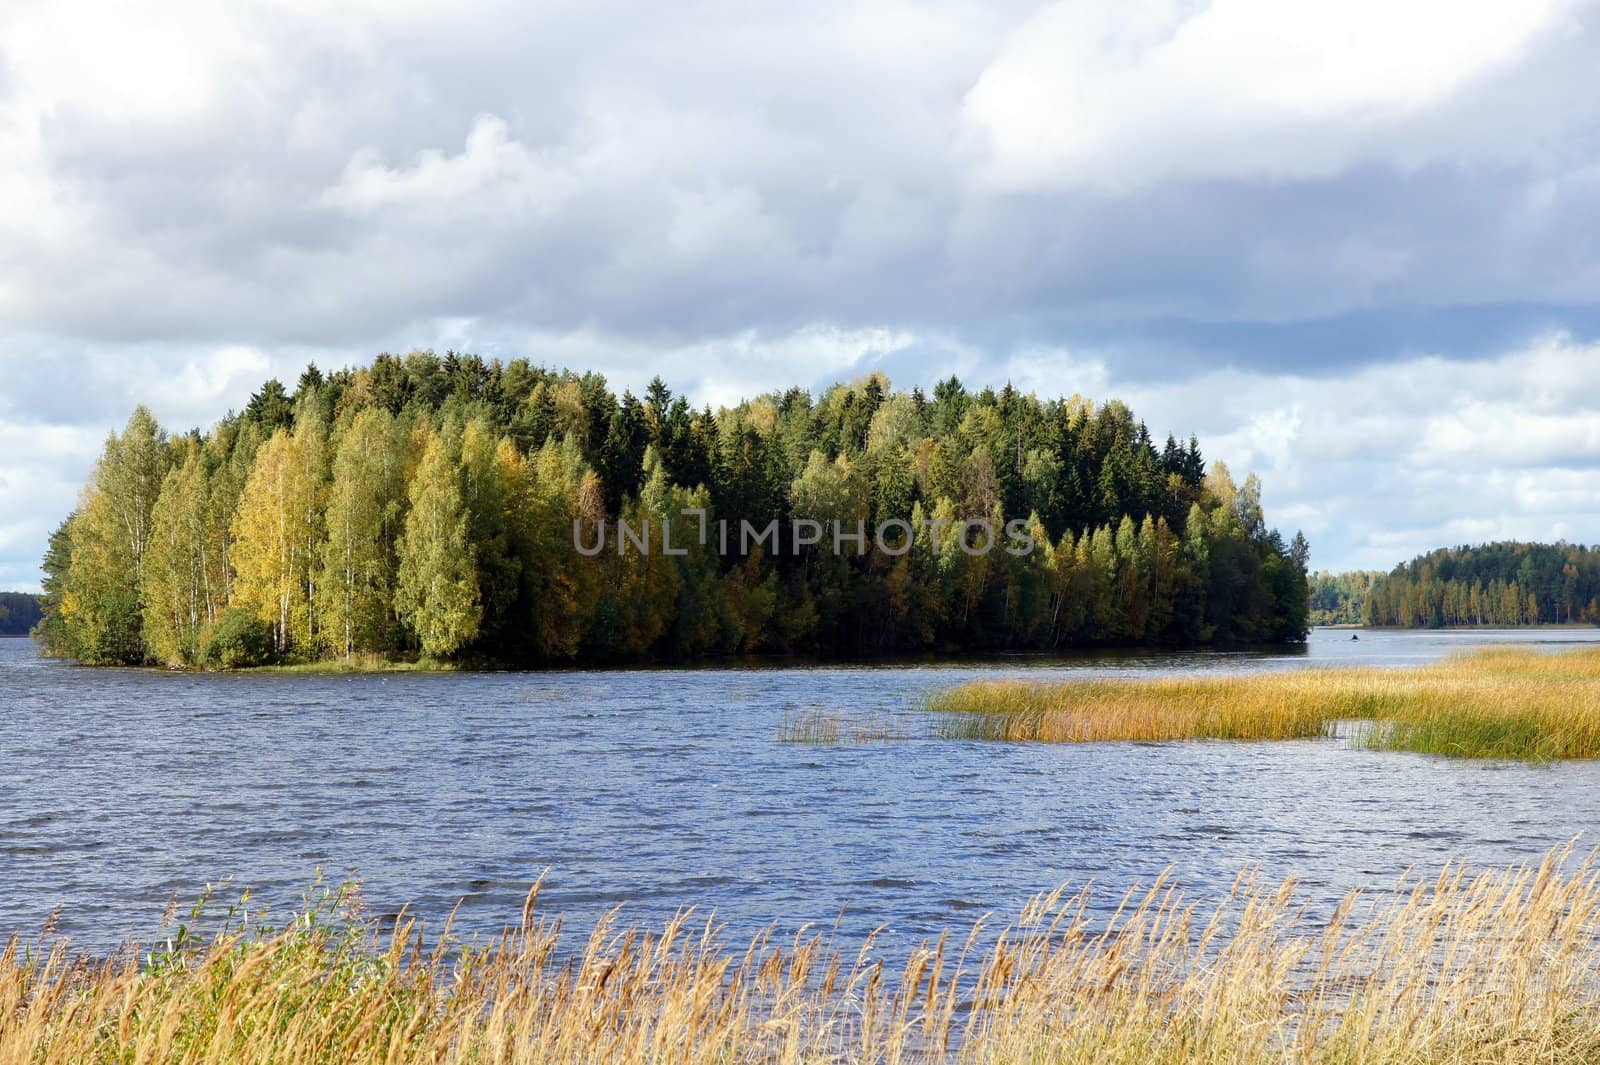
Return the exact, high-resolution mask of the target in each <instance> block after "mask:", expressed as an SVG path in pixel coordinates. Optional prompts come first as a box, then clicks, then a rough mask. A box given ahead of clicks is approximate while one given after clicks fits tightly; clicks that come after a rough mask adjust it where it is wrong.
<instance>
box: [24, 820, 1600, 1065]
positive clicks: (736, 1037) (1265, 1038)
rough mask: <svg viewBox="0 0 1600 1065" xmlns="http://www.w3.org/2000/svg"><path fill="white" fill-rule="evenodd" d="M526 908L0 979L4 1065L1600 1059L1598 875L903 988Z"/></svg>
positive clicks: (831, 958)
mask: <svg viewBox="0 0 1600 1065" xmlns="http://www.w3.org/2000/svg"><path fill="white" fill-rule="evenodd" d="M535 900H536V892H535V893H534V894H531V895H530V896H529V899H528V903H527V906H526V908H525V910H524V912H523V917H522V920H521V921H520V923H519V925H518V926H517V927H516V928H513V929H510V930H508V931H506V932H505V933H504V934H502V935H501V936H500V937H499V938H498V939H496V940H495V941H494V942H493V943H492V944H491V945H489V946H487V947H485V948H481V949H464V948H462V946H461V945H460V943H459V942H458V941H457V940H456V939H455V938H454V937H453V936H451V935H450V934H448V931H447V932H446V933H445V934H443V935H441V936H440V937H439V938H438V940H437V941H436V942H435V943H433V944H432V945H431V946H430V945H427V944H425V943H424V941H423V937H422V934H421V932H420V930H419V927H418V925H417V924H416V923H414V922H411V921H404V920H402V921H401V922H400V923H399V924H398V925H397V926H395V927H393V928H392V929H390V930H388V931H380V930H379V929H378V927H377V926H376V925H373V924H370V923H367V922H364V921H361V920H341V919H338V918H337V916H336V915H335V914H334V913H333V912H332V910H331V909H330V908H329V907H327V906H322V905H319V906H316V907H313V908H311V909H310V910H308V911H307V912H305V913H303V914H300V915H299V916H297V917H296V918H295V919H294V920H293V921H291V922H290V923H289V924H288V925H287V926H286V927H284V928H281V929H277V930H269V929H264V928H257V927H237V926H229V927H225V928H224V929H223V930H222V931H220V932H218V933H216V934H215V936H214V937H213V938H210V939H208V940H206V941H205V942H194V941H187V942H180V943H178V944H176V945H174V946H172V947H170V948H169V949H166V950H163V951H162V952H159V953H156V954H153V955H149V956H145V957H143V958H141V957H139V956H138V955H137V954H136V953H135V952H133V951H132V950H129V951H126V952H123V953H122V954H120V955H119V956H117V957H115V958H112V959H110V960H106V961H101V962H90V963H85V962H74V961H72V960H71V958H70V955H69V954H68V952H67V951H66V949H65V948H64V947H61V946H56V947H55V948H53V949H47V950H42V951H39V950H32V949H29V948H26V947H24V946H23V945H22V944H21V943H20V942H18V941H16V940H13V941H12V942H11V944H10V945H9V946H8V947H7V948H6V949H5V950H4V951H3V952H0V1062H6V1063H11V1062H32V1063H37V1065H80V1063H88V1062H128V1063H145V1062H161V1063H169V1062H171V1063H198V1062H208V1063H209V1062H228V1063H237V1065H258V1063H268V1062H272V1063H278V1062H285V1063H312V1062H337V1063H340V1065H346V1063H379V1062H384V1063H410V1062H430V1063H437V1062H452V1063H453V1062H500V1063H507V1065H516V1063H526V1065H545V1063H558V1062H559V1063H572V1065H580V1063H581V1065H597V1063H607V1062H650V1063H655V1062H660V1063H668V1062H672V1063H685V1065H712V1063H717V1065H726V1063H743V1062H748V1063H757V1062H771V1063H801V1062H840V1063H867V1062H880V1063H900V1062H914V1061H915V1062H920V1061H959V1062H971V1063H984V1065H991V1063H992V1065H999V1063H1013V1062H1035V1063H1060V1065H1066V1063H1075V1062H1084V1063H1089V1062H1095V1063H1100V1062H1128V1063H1146V1062H1169V1063H1180V1062H1185V1063H1187V1062H1207V1063H1239V1065H1254V1063H1262V1065H1265V1063H1307V1065H1310V1063H1334V1062H1340V1063H1343V1062H1368V1063H1390V1062H1392V1063H1401V1062H1404V1063H1417V1065H1455V1063H1460V1065H1467V1063H1472V1065H1477V1063H1482V1062H1501V1063H1506V1065H1521V1063H1528V1065H1532V1063H1536V1062H1537V1063H1558V1065H1559V1063H1567V1062H1573V1063H1577V1062H1592V1061H1595V1060H1597V1057H1600V998H1597V995H1600V938H1597V937H1600V867H1597V866H1596V864H1595V859H1594V856H1593V855H1590V857H1589V858H1588V860H1586V861H1579V860H1575V859H1574V858H1573V857H1572V855H1571V852H1570V849H1563V850H1558V851H1556V852H1553V853H1551V854H1549V855H1547V856H1546V857H1545V859H1544V860H1543V861H1542V862H1540V863H1538V864H1537V865H1533V866H1526V867H1515V868H1510V869H1504V870H1497V871H1489V872H1482V873H1476V874H1473V873H1469V872H1468V871H1467V870H1466V869H1463V868H1460V867H1450V868H1446V869H1445V870H1444V871H1442V872H1441V873H1439V874H1438V875H1437V876H1435V877H1432V878H1426V879H1420V880H1414V881H1409V882H1407V883H1404V884H1403V885H1402V886H1401V890H1399V891H1397V892H1394V893H1388V894H1380V895H1374V896H1364V895H1361V894H1353V895H1351V896H1350V897H1348V898H1347V899H1346V900H1345V901H1344V902H1343V903H1342V904H1341V905H1340V906H1339V907H1338V909H1337V911H1336V912H1335V913H1334V915H1333V916H1332V919H1331V920H1326V921H1322V922H1316V921H1313V920H1311V919H1310V918H1309V917H1308V916H1307V913H1306V911H1305V910H1304V909H1303V907H1302V906H1301V904H1300V903H1299V901H1298V900H1297V897H1296V894H1295V887H1294V884H1293V882H1292V881H1287V882H1284V883H1282V884H1271V883H1262V882H1260V881H1259V880H1258V879H1257V878H1255V877H1253V876H1251V875H1248V874H1246V875H1241V877H1240V878H1239V879H1238V880H1237V881H1236V882H1235V884H1234V886H1233V889H1232V890H1231V892H1229V893H1228V894H1227V896H1226V897H1225V898H1224V899H1222V901H1221V902H1220V903H1217V904H1215V905H1214V907H1207V908H1204V909H1202V908H1201V907H1199V906H1197V905H1196V904H1194V903H1191V902H1189V901H1187V900H1186V899H1185V898H1184V896H1183V895H1182V894H1181V893H1180V892H1179V891H1178V889H1177V887H1176V886H1175V885H1174V884H1173V883H1171V882H1170V880H1168V879H1167V878H1161V879H1159V880H1157V881H1156V882H1155V883H1153V884H1151V885H1149V887H1148V888H1145V889H1141V890H1136V891H1133V892H1130V893H1129V894H1128V895H1127V896H1126V897H1124V898H1123V900H1122V903H1121V906H1120V907H1118V908H1117V910H1116V912H1115V915H1114V916H1112V917H1111V918H1109V919H1107V918H1106V917H1105V916H1104V915H1103V912H1102V913H1101V914H1100V915H1099V916H1096V913H1097V911H1095V910H1093V909H1092V907H1091V901H1092V900H1091V896H1090V894H1089V893H1087V892H1082V893H1076V894H1069V893H1067V892H1066V891H1057V892H1054V893H1052V894H1050V895H1047V896H1042V897H1040V898H1038V899H1035V900H1034V901H1033V902H1032V903H1030V904H1029V906H1027V907H1026V909H1025V910H1024V912H1023V913H1022V915H1021V917H1020V919H1019V920H1018V921H1017V922H1016V923H1014V924H1012V925H1010V926H1008V927H1006V928H1005V929H1003V930H999V931H995V930H992V929H990V928H987V927H985V925H984V924H983V922H980V923H979V924H978V925H977V926H975V927H973V928H972V929H971V930H970V931H969V932H968V933H967V934H966V935H964V936H955V937H953V938H952V937H948V936H947V937H941V938H940V939H938V940H937V941H936V942H931V943H927V944H925V945H924V946H923V947H921V948H920V949H918V950H916V951H915V952H913V953H912V954H911V955H910V957H909V959H908V960H907V961H906V962H905V963H904V965H903V966H900V967H897V969H896V971H895V972H893V973H891V972H889V971H888V970H887V968H886V966H885V965H884V964H883V963H882V962H881V961H879V960H876V959H875V957H874V953H873V946H872V943H871V941H870V940H869V941H868V942H867V943H865V944H864V945H862V946H861V948H860V949H859V950H856V951H848V950H842V949H840V948H838V947H837V946H835V945H833V944H831V943H830V942H829V941H828V939H827V938H826V937H824V936H822V935H815V934H810V933H801V934H799V935H796V936H794V937H792V938H789V939H787V940H785V941H781V942H780V941H779V939H778V938H777V937H776V936H774V935H772V934H770V933H769V934H766V935H763V936H760V937H758V938H756V939H755V940H754V941H753V942H751V943H750V944H748V945H747V946H745V947H743V948H742V949H737V950H732V949H729V948H728V947H727V946H725V944H724V941H723V937H722V935H721V934H720V933H719V931H718V930H717V927H716V925H715V924H714V922H713V921H711V920H709V919H701V918H697V917H695V916H693V915H692V914H690V913H685V914H681V915H680V916H678V917H677V918H675V919H674V920H672V921H670V922H668V923H667V924H666V925H665V926H664V927H663V928H661V929H659V930H655V931H648V932H647V931H641V930H638V929H629V928H623V927H621V926H619V924H618V923H617V921H616V918H615V916H614V915H613V917H611V918H609V919H607V920H604V921H602V922H601V923H600V925H599V927H597V928H596V929H595V930H594V932H593V934H592V935H590V936H589V937H588V940H587V945H586V946H585V947H584V948H583V949H582V950H581V952H580V953H579V954H578V955H577V956H576V957H571V958H568V957H566V956H565V955H564V954H563V953H562V950H561V949H560V947H559V940H560V926H559V923H557V922H553V921H549V920H546V919H544V918H542V917H540V916H538V915H537V914H536V913H535V910H534V903H535Z"/></svg>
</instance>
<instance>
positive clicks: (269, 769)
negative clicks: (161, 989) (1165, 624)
mask: <svg viewBox="0 0 1600 1065" xmlns="http://www.w3.org/2000/svg"><path fill="white" fill-rule="evenodd" d="M1503 641H1518V642H1538V643H1541V644H1546V643H1556V642H1562V643H1570V642H1576V641H1600V632H1597V631H1594V630H1583V631H1579V630H1560V631H1554V632H1541V633H1536V634H1534V633H1527V632H1521V633H1516V632H1511V633H1472V634H1464V633H1444V634H1413V633H1392V634H1391V633H1367V634H1363V636H1362V638H1361V640H1360V641H1351V640H1350V639H1349V634H1348V633H1340V632H1319V633H1316V634H1314V636H1313V639H1312V641H1311V643H1310V646H1309V648H1308V650H1307V651H1306V652H1304V653H1301V654H1294V655H1287V654H1285V655H1251V654H1215V653H1214V654H1181V655H1168V656H1152V655H1143V656H1110V657H1099V658H1079V659H1073V660H1059V659H1048V660H1046V659H1038V658H1015V659H1006V660H999V661H995V662H985V663H981V664H974V663H967V664H962V665H954V666H915V667H858V668H851V667H826V668H781V669H777V668H774V669H706V670H672V671H668V670H660V671H632V670H630V671H610V672H561V673H494V674H437V675H428V674H389V675H378V676H315V675H300V674H270V673H269V674H247V675H188V674H166V673H160V672H156V671H143V670H98V669H86V668H81V667H75V666H69V665H64V664H61V663H57V662H51V661H47V660H44V659H40V658H38V657H37V655H36V654H35V651H34V647H33V645H32V644H31V643H29V642H27V641H24V640H0V715H3V721H4V728H3V729H0V938H3V936H4V935H5V934H8V933H9V932H13V931H16V932H22V933H24V934H32V933H33V932H35V931H36V930H37V929H38V928H39V927H40V926H41V925H42V924H43V923H44V921H45V920H46V917H47V915H48V914H49V913H50V912H51V911H52V910H55V909H58V908H59V909H60V911H61V927H62V929H63V930H64V931H65V932H67V933H69V934H70V935H71V936H72V937H73V940H74V942H76V943H77V944H79V945H80V946H82V947H84V948H85V949H94V950H104V949H108V948H110V947H112V946H115V945H116V944H117V943H118V942H119V941H121V940H122V939H123V938H124V937H126V936H129V935H136V934H137V935H148V934H149V933H150V932H151V930H152V928H153V926H154V924H155V921H156V919H157V918H158V917H159V915H160V913H161V910H162V908H163V907H164V905H165V903H166V902H167V900H168V898H169V897H170V895H171V894H172V892H173V891H174V890H176V891H177V892H178V893H179V894H180V896H184V897H189V896H192V895H194V894H195V893H196V892H197V891H199V890H200V888H201V887H202V885H204V884H205V883H206V882H208V881H217V880H220V879H222V878H224V877H232V878H233V881H232V884H233V888H234V889H235V890H237V889H238V888H242V887H244V886H246V885H248V886H250V887H252V888H253V889H255V891H256V895H257V898H258V899H266V900H270V901H274V902H276V903H278V904H279V905H281V904H283V903H285V902H289V901H293V900H295V899H297V898H298V897H299V892H300V889H302V888H303V887H304V886H305V885H306V884H307V883H308V882H309V881H310V880H311V878H312V877H313V875H314V873H315V871H316V870H317V869H318V868H319V867H321V868H322V869H323V870H325V871H326V873H327V875H329V876H330V877H333V878H340V877H344V876H347V875H352V874H354V875H359V876H360V877H361V878H362V879H363V880H364V883H365V894H366V899H367V902H368V904H369V906H370V907H371V908H372V909H374V910H375V911H378V912H380V913H382V912H392V911H393V910H395V909H397V908H398V907H399V906H401V905H402V904H405V903H411V904H413V906H414V907H415V909H416V910H418V911H419V912H421V913H423V914H425V915H442V914H443V913H445V912H447V911H448V910H449V908H450V906H451V905H453V904H454V903H455V902H456V901H457V900H458V899H465V900H466V901H465V905H464V906H463V907H462V911H461V915H460V917H459V918H458V926H459V927H464V928H467V929H473V930H496V929H498V928H499V927H501V926H502V925H503V924H505V923H506V922H508V921H513V920H515V918H516V915H517V913H518V912H519V911H520V905H521V902H522V898H523V895H524V893H525V891H526V889H527V887H528V885H529V884H530V883H531V882H532V881H533V880H534V879H535V878H537V877H538V876H539V875H540V874H541V873H544V872H546V871H548V876H547V879H546V890H545V893H544V895H543V896H542V900H543V901H542V903H541V905H542V906H543V907H544V908H545V909H547V910H549V911H553V912H558V913H560V914H562V915H563V916H565V917H566V918H567V919H568V922H569V925H571V926H573V927H575V928H577V929H580V930H581V929H582V928H584V927H585V926H586V925H588V924H589V923H590V922H592V921H593V920H594V919H595V918H596V917H597V916H598V915H599V914H600V913H602V912H603V911H604V910H606V909H608V908H610V907H612V906H614V905H617V904H619V903H626V907H625V910H624V913H625V915H626V917H627V918H628V919H630V920H632V921H634V922H646V923H649V922H655V921H659V920H661V919H663V918H665V917H667V916H670V915H671V914H672V913H673V912H674V911H676V910H677V909H679V908H680V907H684V906H689V905H695V906H714V907H715V908H716V910H717V913H718V915H719V916H720V917H721V919H723V920H724V921H725V922H726V923H727V924H728V925H729V928H730V934H733V935H735V936H744V935H746V934H748V933H752V932H755V931H757V930H759V929H761V928H764V927H766V926H767V925H768V924H769V923H772V922H776V923H777V924H778V926H779V927H780V928H785V929H788V928H793V927H795V926H797V925H799V924H801V923H803V922H806V921H820V922H826V923H830V924H831V923H832V922H833V920H834V919H835V918H837V917H838V916H839V914H840V911H841V910H842V911H843V912H844V918H843V930H844V932H845V934H846V935H848V936H854V935H860V934H864V933H865V932H866V931H867V930H868V929H870V928H872V927H874V926H876V925H878V924H879V923H885V924H887V925H888V926H889V932H888V934H887V936H886V939H885V940H884V943H885V946H886V948H887V949H889V950H891V951H893V950H895V949H897V948H903V947H904V946H905V945H908V944H909V943H911V942H914V941H916V940H919V939H921V938H922V937H923V936H924V935H926V934H928V933H930V932H934V931H937V930H938V929H940V928H942V927H947V926H950V925H952V924H954V925H961V924H966V923H969V922H970V921H971V920H972V919H973V918H974V917H975V916H977V915H978V914H979V913H981V912H983V911H986V910H996V911H998V912H999V913H1001V914H1002V915H1010V914H1012V913H1013V912H1014V911H1015V909H1016V908H1017V907H1018V906H1019V905H1020V904H1021V903H1022V902H1023V901H1024V900H1025V899H1026V898H1027V897H1028V896H1030V895H1032V894H1033V893H1035V892H1037V891H1040V890H1042V889H1046V888H1049V887H1053V886H1055V885H1057V884H1059V883H1062V882H1066V881H1075V882H1081V881H1084V880H1086V879H1090V878H1093V879H1094V880H1096V881H1097V882H1098V883H1100V884H1103V885H1106V895H1107V896H1108V897H1109V896H1110V895H1112V894H1114V893H1116V892H1117V891H1119V890H1120V889H1122V888H1125V887H1126V886H1128V885H1129V884H1130V883H1131V882H1133V881H1134V880H1137V879H1147V878H1149V877H1152V876H1154V875H1156V874H1157V873H1158V872H1159V871H1160V870H1161V869H1162V868H1164V867H1166V866H1168V865H1172V866H1174V867H1175V868H1176V871H1177V873H1178V875H1179V877H1180V879H1181V880H1182V882H1183V883H1184V884H1185V885H1186V887H1187V888H1188V889H1189V890H1191V891H1192V892H1194V893H1195V894H1198V895H1206V894H1211V893H1216V892H1220V891H1223V890H1225V889H1226V887H1227V886H1228V884H1229V883H1230V882H1231V881H1232V879H1233V877H1234V875H1235V874H1236V873H1237V872H1238V871H1239V869H1240V868H1241V867H1243V866H1246V865H1249V864H1252V863H1261V864H1262V865H1263V866H1264V867H1265V869H1266V871H1267V872H1268V873H1270V874H1273V875H1277V874H1282V873H1289V872H1294V873H1296V874H1298V875H1300V876H1301V877H1302V878H1303V882H1304V883H1305V885H1306V887H1307V890H1308V892H1309V893H1310V894H1311V895H1312V896H1313V897H1314V898H1321V899H1331V898H1333V897H1335V896H1337V895H1339V894H1342V893H1343V891H1344V890H1345V889H1346V888H1348V887H1350V886H1353V885H1356V884H1374V883H1376V884H1380V885H1381V884H1383V883H1386V882H1391V881H1392V880H1393V879H1394V877H1395V876H1396V875H1397V874H1398V873H1399V872H1400V871H1401V870H1403V869H1404V868H1406V867H1407V866H1411V865H1416V866H1418V867H1419V868H1423V869H1426V868H1428V867H1430V866H1437V865H1438V864H1439V863H1440V862H1442V861H1443V860H1445V859H1447V858H1464V859H1468V860H1470V861H1473V862H1477V863H1503V862H1506V861H1509V860H1514V859H1520V858H1524V857H1528V856H1533V855H1536V854H1539V853H1542V852H1543V851H1544V850H1546V849H1547V848H1549V847H1550V846H1552V845H1555V844H1559V843H1562V842H1564V841H1566V840H1568V839H1569V838H1571V837H1573V836H1575V835H1577V834H1579V833H1580V832H1583V831H1584V830H1586V829H1591V828H1593V827H1594V826H1595V825H1597V824H1600V763H1568V764H1563V765H1552V766H1526V765H1508V764H1495V763H1482V762H1461V761H1447V760H1443V759H1437V758H1431V757H1426V756H1419V755H1409V754H1395V753H1377V752H1369V751H1359V750H1348V749H1346V748H1345V746H1344V745H1343V744H1341V743H1340V742H1338V741H1335V740H1322V741H1305V742H1292V743H1270V744H1269V743H1220V742H1219V743H1175V744H1121V743H1118V744H1095V745H1077V746H1069V745H1059V746H1051V745H1016V746H1008V745H999V744H986V743H976V742H960V741H946V740H934V739H916V740H910V741H905V742H895V743H881V744H864V745H846V746H810V745H796V744H785V743H781V742H779V740H778V736H779V732H780V727H781V725H782V723H783V721H784V720H785V719H786V717H790V716H793V715H795V714H797V713H804V712H806V711H808V710H811V709H822V710H825V711H829V712H840V713H843V714H846V715H855V714H862V715H881V714H886V713H888V714H903V715H908V716H914V715H915V714H916V712H917V711H916V706H917V705H918V703H919V701H920V699H921V697H922V696H923V695H924V694H925V693H926V692H927V691H928V690H929V689H930V688H932V687H934V686H938V685H943V684H948V683H952V682H955V681H959V680H961V679H964V678H967V677H970V676H974V675H977V674H979V673H993V672H996V671H1000V672H1005V673H1016V674H1022V673H1032V672H1037V673H1044V672H1052V673H1062V672H1066V671H1071V670H1079V671H1083V670H1096V671H1102V672H1133V671H1141V672H1144V671H1199V670H1260V669H1285V668H1298V667H1301V666H1305V665H1311V664H1328V663H1368V664H1386V665H1398V664H1405V663H1413V662H1421V661H1426V660H1429V659H1433V658H1437V657H1439V656H1440V655H1442V654H1444V653H1446V652H1447V651H1448V650H1450V649H1451V648H1455V647H1461V646H1465V645H1468V644H1470V643H1480V642H1503Z"/></svg>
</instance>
